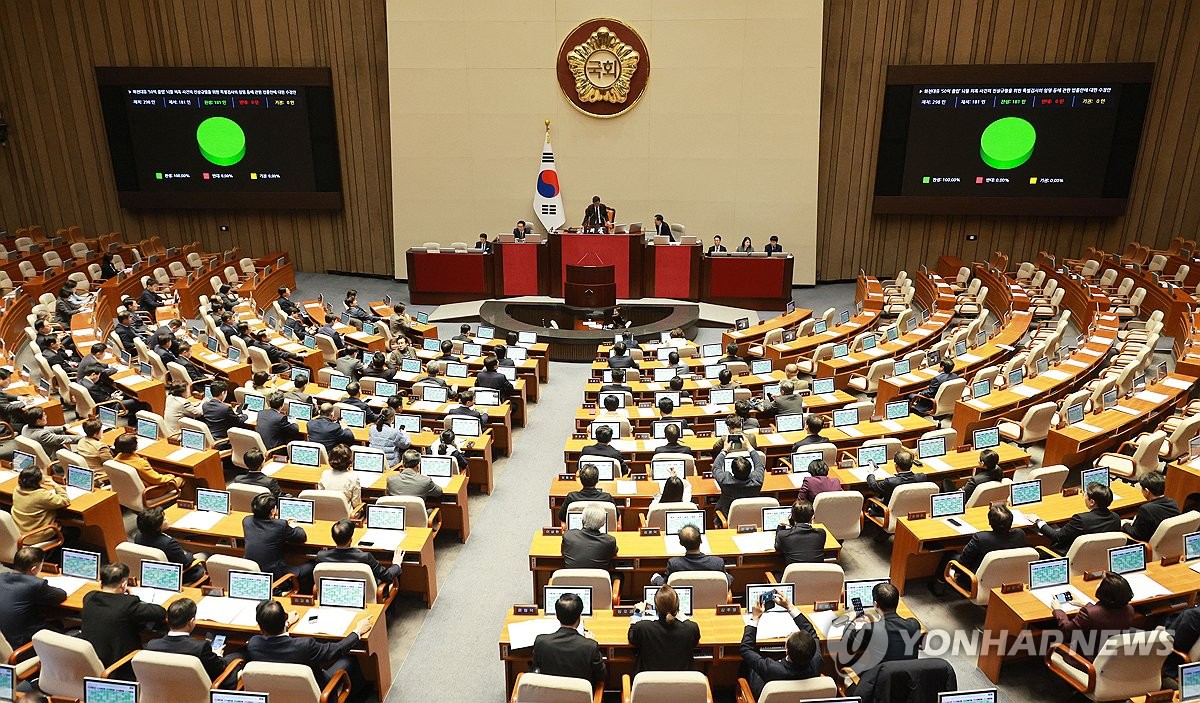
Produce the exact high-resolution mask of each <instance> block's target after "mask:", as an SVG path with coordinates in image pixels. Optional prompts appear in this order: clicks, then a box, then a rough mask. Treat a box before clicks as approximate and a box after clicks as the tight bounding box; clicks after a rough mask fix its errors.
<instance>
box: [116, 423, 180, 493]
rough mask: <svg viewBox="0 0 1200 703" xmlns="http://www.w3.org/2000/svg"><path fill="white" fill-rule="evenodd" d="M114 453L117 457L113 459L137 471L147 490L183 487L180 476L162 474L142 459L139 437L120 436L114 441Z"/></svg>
mask: <svg viewBox="0 0 1200 703" xmlns="http://www.w3.org/2000/svg"><path fill="white" fill-rule="evenodd" d="M113 451H114V452H115V456H113V459H115V460H116V461H119V462H121V463H122V464H125V465H126V466H128V467H130V468H131V469H133V470H134V471H137V474H138V478H140V479H142V483H144V484H145V485H146V487H147V488H149V487H150V486H162V485H166V484H173V485H174V486H175V487H176V488H182V487H183V479H182V478H180V477H179V476H171V475H170V474H161V473H159V472H157V471H155V470H154V467H153V466H150V462H148V461H146V459H145V458H143V457H141V456H139V455H138V453H137V435H135V434H132V433H129V432H126V433H125V434H122V435H118V436H117V438H116V439H114V440H113Z"/></svg>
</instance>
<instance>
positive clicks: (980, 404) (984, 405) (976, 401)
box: [963, 398, 992, 410]
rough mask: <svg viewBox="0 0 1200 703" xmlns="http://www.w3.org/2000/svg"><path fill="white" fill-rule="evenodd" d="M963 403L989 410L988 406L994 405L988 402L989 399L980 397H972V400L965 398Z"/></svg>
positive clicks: (977, 408)
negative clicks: (985, 399)
mask: <svg viewBox="0 0 1200 703" xmlns="http://www.w3.org/2000/svg"><path fill="white" fill-rule="evenodd" d="M963 404H964V405H967V406H970V407H972V408H975V409H976V410H987V409H988V408H990V407H992V406H991V405H990V404H988V403H987V401H984V400H980V399H978V398H972V399H971V400H964V401H963Z"/></svg>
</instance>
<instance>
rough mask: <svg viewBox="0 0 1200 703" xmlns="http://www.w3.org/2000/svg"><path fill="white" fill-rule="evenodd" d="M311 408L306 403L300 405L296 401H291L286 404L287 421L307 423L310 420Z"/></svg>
mask: <svg viewBox="0 0 1200 703" xmlns="http://www.w3.org/2000/svg"><path fill="white" fill-rule="evenodd" d="M312 411H313V408H312V406H311V405H309V404H308V403H302V402H300V401H298V400H293V401H292V402H290V403H288V419H289V420H303V421H304V422H308V421H309V420H311V419H312Z"/></svg>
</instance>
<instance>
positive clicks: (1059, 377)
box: [1042, 369, 1072, 381]
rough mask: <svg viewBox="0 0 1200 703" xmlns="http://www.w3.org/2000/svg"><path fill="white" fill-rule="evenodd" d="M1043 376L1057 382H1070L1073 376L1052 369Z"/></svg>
mask: <svg viewBox="0 0 1200 703" xmlns="http://www.w3.org/2000/svg"><path fill="white" fill-rule="evenodd" d="M1042 375H1043V376H1045V377H1047V378H1053V379H1054V380H1055V381H1069V380H1071V378H1072V376H1071V374H1069V373H1066V372H1064V371H1059V370H1058V369H1050V370H1049V371H1047V372H1046V373H1044V374H1042Z"/></svg>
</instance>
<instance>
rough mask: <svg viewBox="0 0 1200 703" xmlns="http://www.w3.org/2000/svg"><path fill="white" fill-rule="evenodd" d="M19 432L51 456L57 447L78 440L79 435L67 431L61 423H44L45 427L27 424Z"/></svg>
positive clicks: (60, 447)
mask: <svg viewBox="0 0 1200 703" xmlns="http://www.w3.org/2000/svg"><path fill="white" fill-rule="evenodd" d="M21 434H22V435H24V436H25V437H28V438H29V439H32V440H33V441H35V442H37V443H38V444H40V445H42V448H43V449H45V450H46V453H47V454H49V455H50V456H51V457H53V456H54V454H55V452H57V451H58V450H59V449H63V448H64V447H66V446H67V445H69V444H74V443H75V442H77V441H78V440H79V437H78V436H76V435H73V434H70V433H69V432H67V430H66V428H65V427H63V426H62V425H46V426H45V427H35V426H33V425H29V426H27V427H26V428H25V429H23V430H21Z"/></svg>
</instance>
